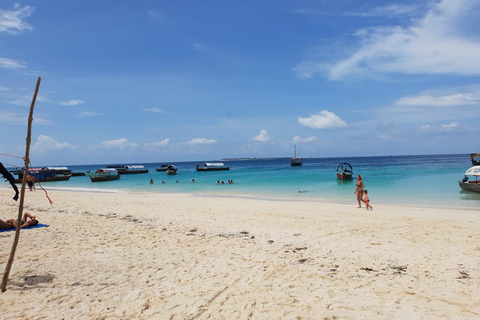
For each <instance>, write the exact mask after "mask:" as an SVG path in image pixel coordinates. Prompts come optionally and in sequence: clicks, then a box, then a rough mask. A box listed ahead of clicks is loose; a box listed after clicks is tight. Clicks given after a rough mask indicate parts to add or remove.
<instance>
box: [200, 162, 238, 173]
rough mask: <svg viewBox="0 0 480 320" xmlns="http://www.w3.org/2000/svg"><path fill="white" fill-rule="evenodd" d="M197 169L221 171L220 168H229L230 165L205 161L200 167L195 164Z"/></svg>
mask: <svg viewBox="0 0 480 320" xmlns="http://www.w3.org/2000/svg"><path fill="white" fill-rule="evenodd" d="M196 169H197V171H222V170H230V167H227V166H226V165H224V164H223V163H221V162H218V163H205V164H204V165H203V167H200V166H199V165H198V164H197V168H196Z"/></svg>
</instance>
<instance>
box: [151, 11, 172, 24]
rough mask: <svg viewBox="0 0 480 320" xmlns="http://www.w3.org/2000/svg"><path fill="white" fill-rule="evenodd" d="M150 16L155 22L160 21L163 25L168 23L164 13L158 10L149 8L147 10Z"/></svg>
mask: <svg viewBox="0 0 480 320" xmlns="http://www.w3.org/2000/svg"><path fill="white" fill-rule="evenodd" d="M147 14H148V16H149V17H150V20H152V21H155V22H160V23H161V24H163V25H166V24H167V23H168V21H167V19H166V18H165V16H164V15H163V14H161V13H160V12H157V11H153V10H149V11H147Z"/></svg>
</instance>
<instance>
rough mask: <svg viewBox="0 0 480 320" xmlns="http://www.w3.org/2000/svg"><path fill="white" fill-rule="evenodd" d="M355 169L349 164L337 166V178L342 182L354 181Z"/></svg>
mask: <svg viewBox="0 0 480 320" xmlns="http://www.w3.org/2000/svg"><path fill="white" fill-rule="evenodd" d="M352 176H353V169H352V166H351V165H350V164H349V163H346V162H343V163H340V164H339V165H338V166H337V178H338V179H341V180H348V179H352Z"/></svg>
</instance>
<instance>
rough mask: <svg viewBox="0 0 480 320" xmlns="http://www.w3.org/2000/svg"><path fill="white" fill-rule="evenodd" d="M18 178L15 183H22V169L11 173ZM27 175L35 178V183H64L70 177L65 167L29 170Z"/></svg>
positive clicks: (69, 172) (70, 174) (70, 173)
mask: <svg viewBox="0 0 480 320" xmlns="http://www.w3.org/2000/svg"><path fill="white" fill-rule="evenodd" d="M11 173H12V174H15V175H17V176H18V178H17V179H15V183H22V179H23V168H19V169H18V170H13V171H11ZM28 175H29V176H33V177H35V182H50V181H66V180H68V179H70V177H71V176H72V172H71V171H70V170H69V169H68V168H67V167H44V168H30V169H28Z"/></svg>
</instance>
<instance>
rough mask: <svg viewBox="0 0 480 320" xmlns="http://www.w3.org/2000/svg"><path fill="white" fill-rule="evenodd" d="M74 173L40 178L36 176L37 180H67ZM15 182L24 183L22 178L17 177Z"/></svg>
mask: <svg viewBox="0 0 480 320" xmlns="http://www.w3.org/2000/svg"><path fill="white" fill-rule="evenodd" d="M71 176H72V175H60V176H54V177H45V178H41V179H38V178H37V177H35V182H51V181H66V180H68V179H70V177H71ZM15 183H22V179H15Z"/></svg>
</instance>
